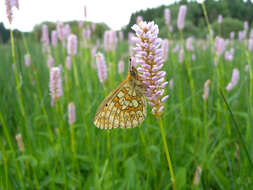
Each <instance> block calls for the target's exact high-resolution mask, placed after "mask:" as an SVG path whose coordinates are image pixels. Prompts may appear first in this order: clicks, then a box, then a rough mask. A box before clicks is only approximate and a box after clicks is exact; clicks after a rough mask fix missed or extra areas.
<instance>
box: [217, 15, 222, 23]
mask: <svg viewBox="0 0 253 190" xmlns="http://www.w3.org/2000/svg"><path fill="white" fill-rule="evenodd" d="M218 23H219V24H221V23H222V15H219V16H218Z"/></svg>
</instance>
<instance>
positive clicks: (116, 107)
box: [94, 79, 146, 129]
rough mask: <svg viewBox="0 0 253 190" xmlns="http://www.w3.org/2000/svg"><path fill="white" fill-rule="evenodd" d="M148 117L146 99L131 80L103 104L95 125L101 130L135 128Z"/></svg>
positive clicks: (117, 89)
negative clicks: (137, 91)
mask: <svg viewBox="0 0 253 190" xmlns="http://www.w3.org/2000/svg"><path fill="white" fill-rule="evenodd" d="M145 117H146V99H145V97H144V95H143V94H140V93H139V94H137V93H136V90H135V88H134V85H133V84H132V82H131V80H129V79H126V80H124V81H123V82H122V83H121V84H120V85H119V86H118V87H117V88H116V89H115V90H114V91H113V92H111V93H110V94H109V95H108V96H107V97H106V98H105V100H104V101H103V102H102V103H101V105H100V106H99V108H98V111H97V113H96V116H95V119H94V124H95V125H96V126H97V127H99V128H101V129H112V128H133V127H136V126H137V125H139V124H140V123H142V121H143V120H144V119H145Z"/></svg>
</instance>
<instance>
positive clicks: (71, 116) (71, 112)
mask: <svg viewBox="0 0 253 190" xmlns="http://www.w3.org/2000/svg"><path fill="white" fill-rule="evenodd" d="M68 122H69V125H73V124H74V123H75V122H76V112H75V104H74V103H73V102H70V103H69V104H68Z"/></svg>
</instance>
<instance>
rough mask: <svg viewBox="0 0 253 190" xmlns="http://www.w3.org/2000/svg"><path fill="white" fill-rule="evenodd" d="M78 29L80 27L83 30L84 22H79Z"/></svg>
mask: <svg viewBox="0 0 253 190" xmlns="http://www.w3.org/2000/svg"><path fill="white" fill-rule="evenodd" d="M78 27H79V28H82V27H83V21H82V20H80V21H79V22H78Z"/></svg>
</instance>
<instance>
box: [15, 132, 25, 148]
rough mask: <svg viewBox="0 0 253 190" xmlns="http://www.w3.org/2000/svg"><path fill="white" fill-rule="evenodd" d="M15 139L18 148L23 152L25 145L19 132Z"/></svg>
mask: <svg viewBox="0 0 253 190" xmlns="http://www.w3.org/2000/svg"><path fill="white" fill-rule="evenodd" d="M15 138H16V141H17V143H18V149H19V151H20V152H22V153H24V152H25V145H24V142H23V139H22V135H21V134H20V133H19V134H17V135H16V136H15Z"/></svg>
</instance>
